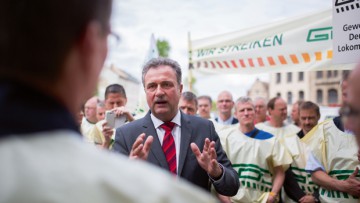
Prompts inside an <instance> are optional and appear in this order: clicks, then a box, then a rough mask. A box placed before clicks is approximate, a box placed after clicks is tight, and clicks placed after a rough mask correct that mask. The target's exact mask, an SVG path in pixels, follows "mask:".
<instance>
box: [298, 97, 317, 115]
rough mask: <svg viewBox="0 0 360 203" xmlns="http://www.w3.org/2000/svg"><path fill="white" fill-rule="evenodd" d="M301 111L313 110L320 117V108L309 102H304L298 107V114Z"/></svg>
mask: <svg viewBox="0 0 360 203" xmlns="http://www.w3.org/2000/svg"><path fill="white" fill-rule="evenodd" d="M302 110H313V111H315V112H316V114H317V115H318V116H319V117H320V108H319V106H318V105H317V104H315V103H313V102H311V101H305V102H303V103H302V104H301V105H299V114H300V111H302Z"/></svg>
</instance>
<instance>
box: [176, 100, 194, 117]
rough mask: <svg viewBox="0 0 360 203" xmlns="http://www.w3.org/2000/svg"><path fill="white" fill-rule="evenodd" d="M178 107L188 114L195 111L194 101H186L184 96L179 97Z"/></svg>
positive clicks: (192, 113)
mask: <svg viewBox="0 0 360 203" xmlns="http://www.w3.org/2000/svg"><path fill="white" fill-rule="evenodd" d="M179 108H180V109H181V110H182V112H184V113H185V114H188V115H195V114H196V111H197V107H196V103H195V101H187V100H185V99H184V98H180V102H179Z"/></svg>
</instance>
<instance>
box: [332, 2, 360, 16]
mask: <svg viewBox="0 0 360 203" xmlns="http://www.w3.org/2000/svg"><path fill="white" fill-rule="evenodd" d="M335 7H336V13H340V12H347V11H350V10H354V9H358V8H360V0H336V1H335Z"/></svg>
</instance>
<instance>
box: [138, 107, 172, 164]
mask: <svg viewBox="0 0 360 203" xmlns="http://www.w3.org/2000/svg"><path fill="white" fill-rule="evenodd" d="M143 128H144V132H145V134H146V137H148V136H149V135H152V136H153V137H154V141H153V143H152V145H151V148H150V153H151V154H152V155H153V156H154V157H155V159H156V160H157V161H158V162H159V164H160V166H161V167H163V168H168V167H169V166H168V163H167V161H166V158H165V154H164V152H163V150H162V147H161V144H160V141H159V137H158V135H157V132H156V129H155V127H154V124H153V122H152V120H151V117H150V111H149V112H148V113H147V114H146V116H145V118H144V123H143ZM149 156H150V154H149Z"/></svg>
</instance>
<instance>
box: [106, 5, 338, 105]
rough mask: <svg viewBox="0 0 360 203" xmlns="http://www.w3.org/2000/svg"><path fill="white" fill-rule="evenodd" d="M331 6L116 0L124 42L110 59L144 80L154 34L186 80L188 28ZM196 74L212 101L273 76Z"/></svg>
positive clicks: (250, 23) (213, 30)
mask: <svg viewBox="0 0 360 203" xmlns="http://www.w3.org/2000/svg"><path fill="white" fill-rule="evenodd" d="M331 4H332V0H221V1H220V0H181V1H180V0H152V1H150V0H114V8H113V14H112V18H111V26H112V30H113V32H115V33H116V34H118V35H119V36H120V38H121V40H120V42H119V43H116V44H112V45H111V46H110V47H109V54H108V58H107V60H106V62H105V63H106V65H110V64H114V65H115V66H116V67H118V68H121V69H123V70H125V71H126V72H128V73H130V74H132V75H133V76H134V77H135V78H137V79H138V80H139V81H141V67H142V65H143V63H144V61H145V58H146V56H147V53H148V50H149V47H150V37H151V34H152V33H153V34H154V35H155V38H156V39H166V40H167V41H168V42H169V43H170V46H171V51H170V56H169V57H170V58H172V59H174V60H176V61H178V62H179V64H180V65H181V67H182V71H183V82H185V81H184V78H185V77H187V74H188V71H187V67H188V33H189V32H190V35H191V39H201V38H207V37H211V36H214V35H221V34H225V33H228V32H233V31H238V30H241V29H245V28H250V27H254V26H261V25H264V24H267V23H271V22H276V21H278V20H282V19H286V18H288V17H294V16H298V15H304V14H308V13H312V12H317V11H321V10H325V9H329V8H331ZM195 77H196V80H197V82H196V84H195V87H194V89H195V92H196V94H197V95H204V94H206V95H210V96H211V97H212V98H213V99H216V97H217V94H218V93H219V92H221V91H222V90H229V91H230V92H232V93H233V96H234V99H236V98H237V97H240V96H244V95H246V92H247V90H248V89H249V88H250V86H251V85H252V84H253V82H254V81H255V80H256V78H259V79H260V80H263V81H268V80H269V75H268V74H258V75H245V76H244V75H207V76H203V75H197V74H195ZM184 88H185V89H184V90H188V87H187V86H185V87H184Z"/></svg>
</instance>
